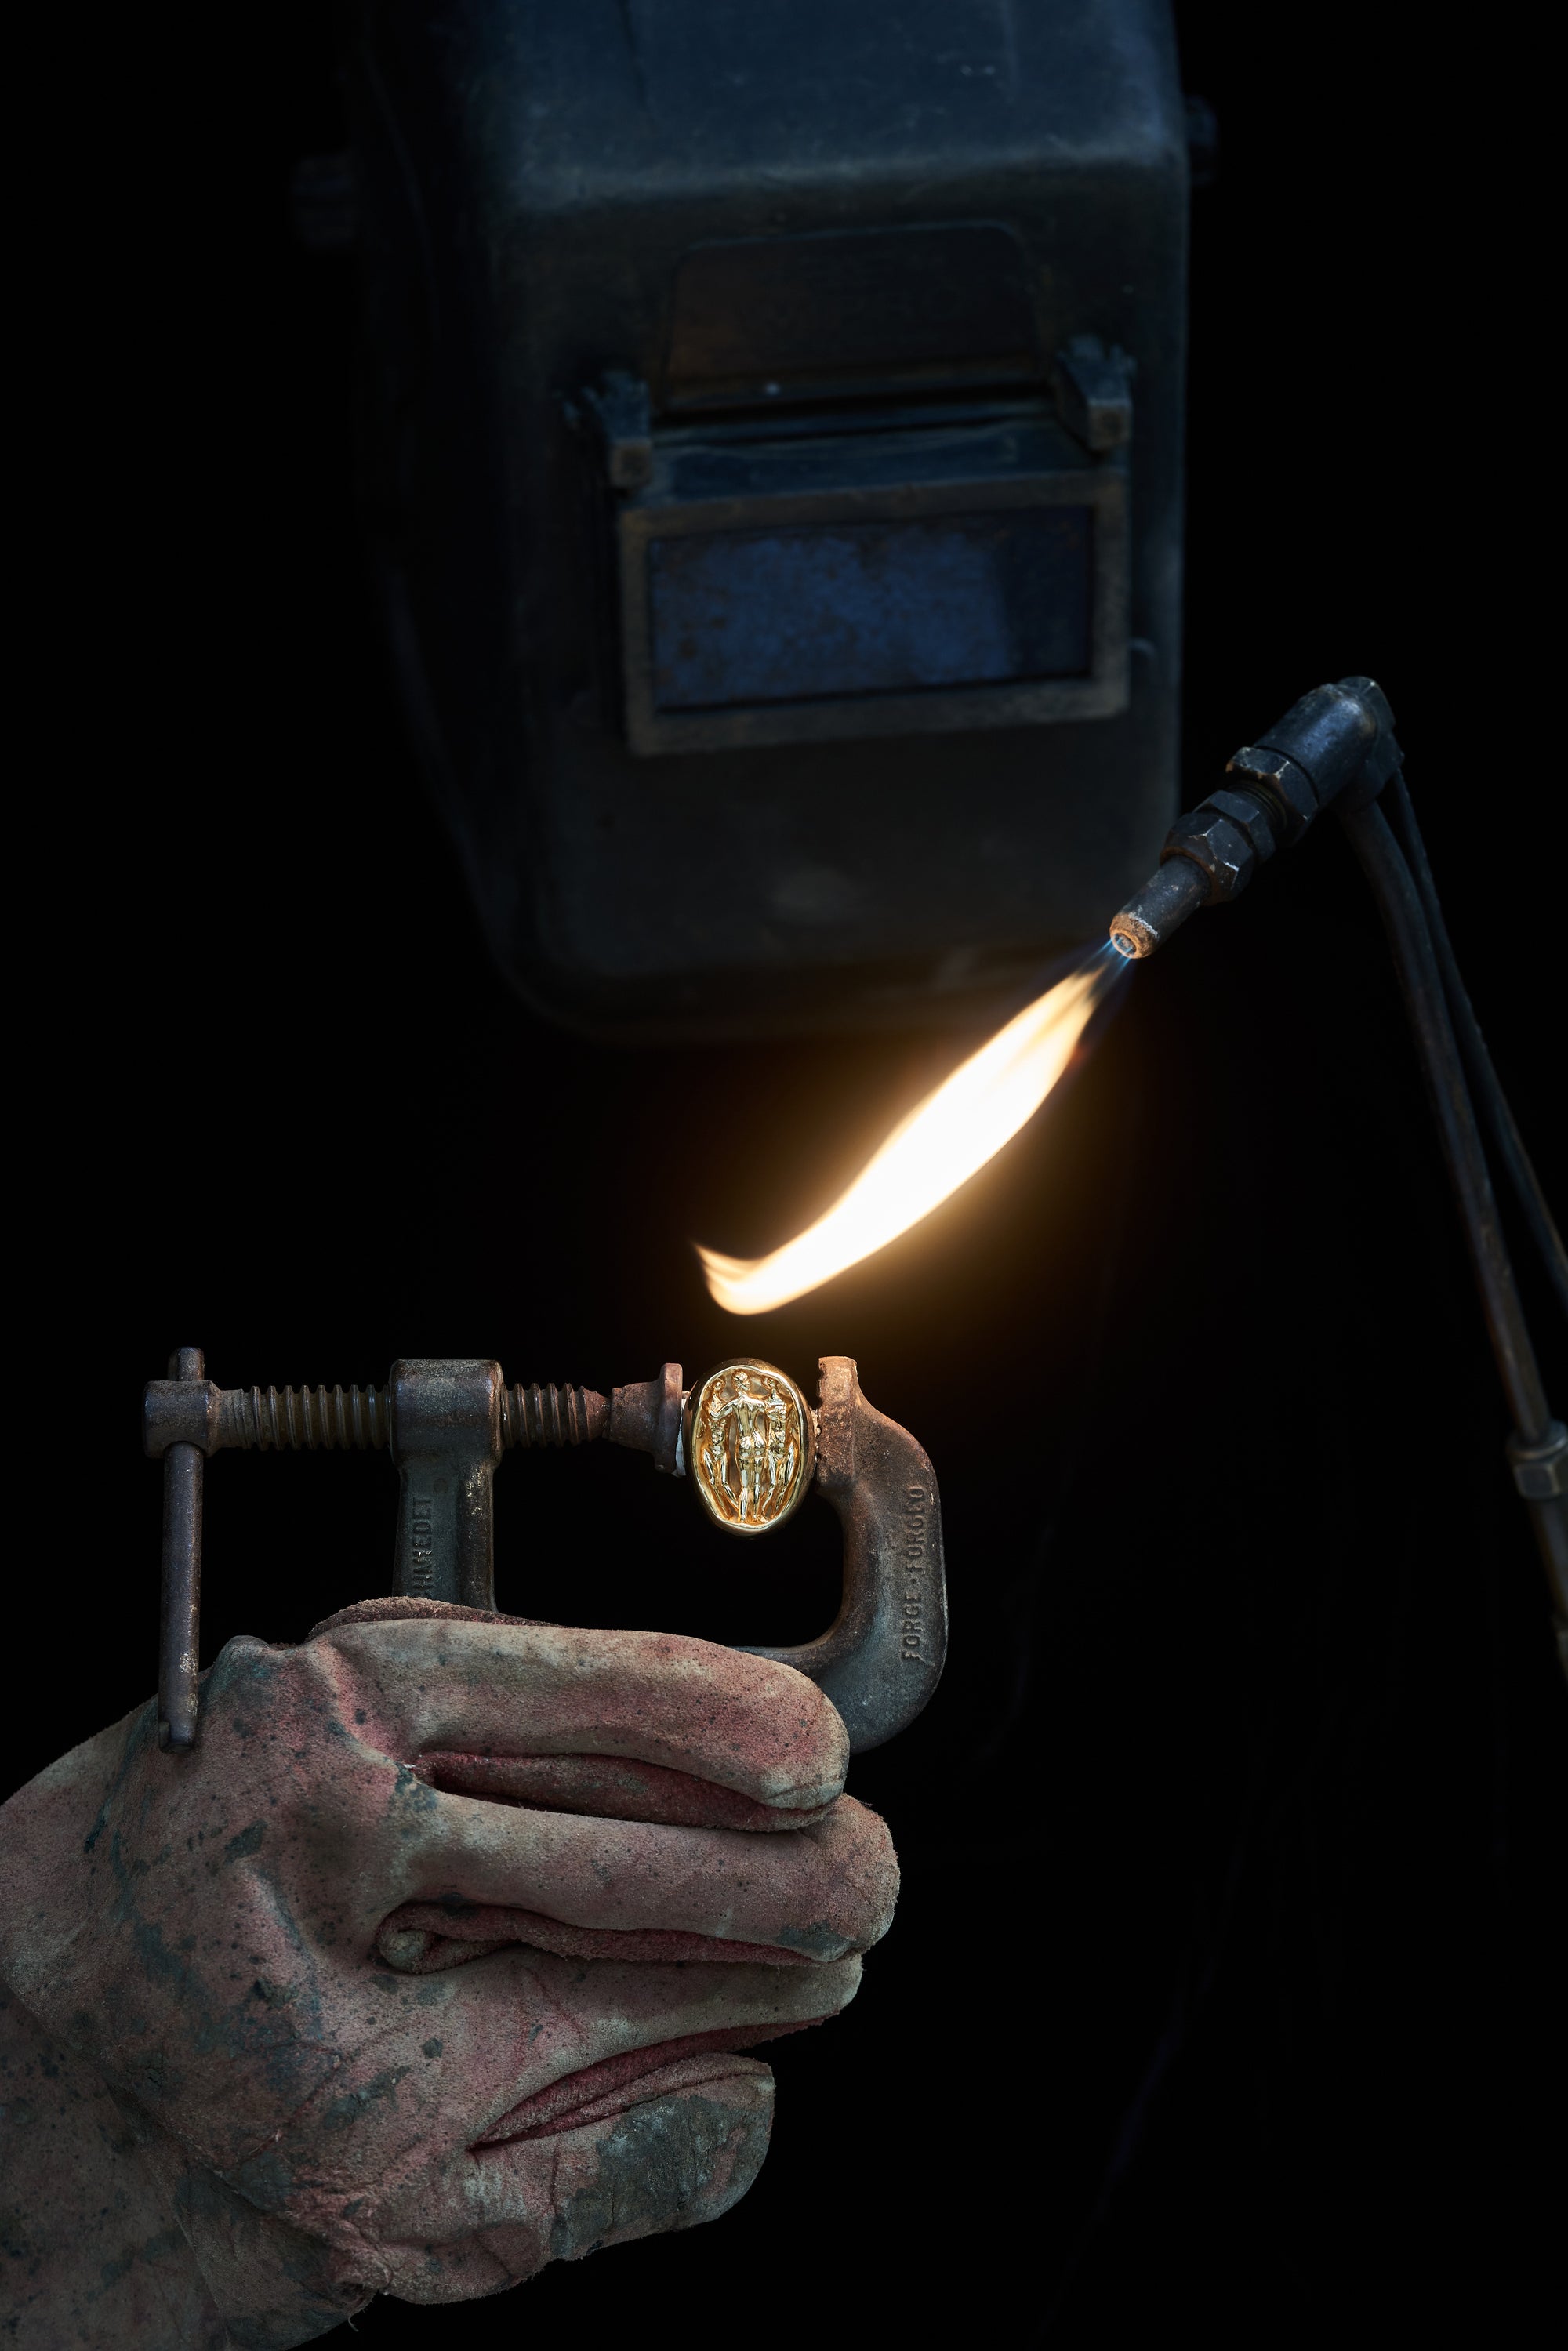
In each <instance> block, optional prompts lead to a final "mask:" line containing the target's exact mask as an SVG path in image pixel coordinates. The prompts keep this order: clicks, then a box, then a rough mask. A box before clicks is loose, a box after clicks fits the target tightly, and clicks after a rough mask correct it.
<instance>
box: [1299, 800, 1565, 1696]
mask: <svg viewBox="0 0 1568 2351" xmlns="http://www.w3.org/2000/svg"><path fill="white" fill-rule="evenodd" d="M1335 814H1336V815H1337V816H1338V817H1339V820H1340V822H1341V824H1342V825H1343V828H1344V831H1345V834H1346V836H1347V838H1348V839H1349V841H1350V844H1351V847H1352V848H1353V849H1354V852H1355V854H1356V857H1357V858H1358V860H1359V861H1360V863H1361V867H1362V871H1363V872H1364V873H1365V875H1366V878H1367V880H1368V882H1369V883H1371V885H1372V893H1373V895H1374V897H1375V899H1376V901H1377V910H1378V913H1379V914H1381V915H1382V917H1383V927H1384V929H1385V932H1386V933H1387V935H1388V944H1389V946H1390V947H1391V949H1392V950H1393V955H1394V967H1395V969H1396V972H1397V973H1398V976H1399V985H1400V988H1401V990H1402V991H1403V994H1404V998H1405V1006H1406V1011H1407V1012H1408V1013H1409V1016H1410V1026H1411V1029H1412V1031H1413V1032H1414V1035H1415V1039H1416V1052H1417V1055H1418V1057H1419V1059H1420V1062H1421V1069H1422V1074H1423V1075H1424V1076H1425V1078H1426V1081H1427V1094H1428V1096H1429V1098H1430V1101H1431V1104H1432V1110H1433V1114H1434V1116H1435V1117H1436V1119H1437V1132H1438V1134H1440V1135H1441V1137H1442V1142H1443V1155H1444V1157H1445V1158H1446V1159H1447V1160H1448V1174H1449V1175H1450V1177H1451V1178H1452V1181H1453V1186H1454V1192H1455V1196H1456V1197H1457V1199H1458V1206H1459V1216H1460V1221H1461V1222H1462V1224H1463V1225H1464V1228H1465V1238H1466V1239H1467V1240H1468V1242H1469V1249H1470V1257H1471V1260H1472V1262H1473V1264H1474V1267H1475V1271H1476V1280H1477V1283H1478V1286H1479V1290H1480V1294H1481V1310H1482V1311H1483V1313H1484V1314H1485V1316H1486V1324H1487V1332H1488V1334H1489V1336H1490V1340H1491V1345H1492V1353H1493V1355H1494V1357H1495V1358H1496V1361H1497V1367H1498V1372H1499V1374H1500V1377H1501V1380H1502V1384H1503V1391H1504V1393H1505V1395H1507V1397H1508V1405H1509V1410H1510V1412H1511V1414H1512V1416H1513V1424H1514V1428H1515V1430H1516V1432H1517V1435H1518V1437H1519V1438H1520V1439H1521V1440H1522V1443H1523V1445H1524V1446H1525V1447H1539V1446H1544V1445H1547V1444H1548V1443H1549V1442H1550V1441H1551V1440H1552V1438H1554V1437H1557V1436H1558V1435H1560V1431H1559V1430H1558V1428H1557V1426H1556V1424H1555V1423H1554V1422H1553V1421H1552V1413H1551V1408H1550V1406H1549V1405H1548V1404H1547V1401H1546V1391H1545V1389H1544V1388H1543V1386H1542V1380H1541V1373H1540V1369H1539V1367H1538V1365H1537V1364H1536V1361H1535V1350H1534V1348H1533V1347H1532V1346H1531V1342H1530V1332H1529V1329H1528V1327H1527V1325H1526V1323H1525V1320H1524V1309H1523V1307H1522V1306H1521V1303H1520V1298H1519V1291H1518V1289H1517V1287H1516V1285H1515V1282H1514V1279H1513V1268H1512V1266H1511V1264H1510V1262H1509V1255H1508V1244H1507V1242H1506V1240H1505V1239H1504V1238H1503V1231H1502V1223H1501V1219H1500V1217H1499V1216H1498V1212H1497V1201H1496V1198H1495V1197H1494V1196H1493V1193H1492V1187H1491V1177H1490V1175H1489V1173H1488V1171H1487V1161H1486V1153H1485V1151H1484V1150H1483V1148H1482V1146H1481V1136H1480V1129H1479V1126H1478V1125H1477V1124H1476V1113H1475V1109H1474V1106H1473V1104H1472V1103H1471V1101H1470V1097H1469V1089H1468V1088H1467V1086H1466V1084H1465V1073H1464V1070H1463V1067H1462V1066H1461V1064H1460V1061H1459V1051H1458V1044H1457V1043H1456V1041H1455V1038H1454V1027H1453V1022H1452V1021H1451V1019H1449V1017H1448V1004H1447V1001H1446V1000H1445V998H1444V994H1443V982H1442V977H1441V975H1440V973H1439V971H1438V968H1437V955H1436V952H1435V950H1434V948H1433V946H1432V935H1431V933H1430V931H1429V930H1428V929H1427V916H1426V914H1425V912H1424V910H1423V908H1422V904H1421V893H1420V892H1419V891H1418V890H1417V888H1416V880H1415V876H1414V875H1413V874H1412V872H1411V871H1410V868H1409V866H1408V865H1406V862H1405V858H1404V855H1403V853H1402V852H1401V850H1400V847H1399V843H1398V842H1397V841H1396V839H1395V837H1394V834H1393V831H1391V829H1390V827H1389V822H1388V819H1387V818H1386V817H1385V815H1384V813H1383V811H1382V810H1381V809H1380V808H1378V807H1376V806H1375V805H1374V806H1372V807H1370V808H1363V809H1339V810H1335ZM1521 1499H1523V1501H1524V1506H1525V1508H1526V1510H1528V1511H1529V1513H1530V1517H1531V1522H1532V1523H1533V1526H1534V1529H1535V1537H1536V1541H1537V1542H1538V1543H1539V1545H1540V1548H1541V1554H1542V1560H1543V1562H1544V1563H1545V1567H1546V1573H1547V1580H1548V1584H1549V1586H1550V1589H1551V1593H1552V1609H1553V1613H1554V1614H1555V1616H1556V1618H1557V1620H1558V1638H1559V1646H1560V1648H1561V1649H1562V1651H1563V1665H1564V1667H1565V1669H1568V1646H1564V1643H1565V1642H1568V1495H1563V1494H1550V1495H1542V1496H1540V1497H1535V1496H1531V1495H1529V1494H1525V1495H1523V1496H1522V1497H1521Z"/></svg>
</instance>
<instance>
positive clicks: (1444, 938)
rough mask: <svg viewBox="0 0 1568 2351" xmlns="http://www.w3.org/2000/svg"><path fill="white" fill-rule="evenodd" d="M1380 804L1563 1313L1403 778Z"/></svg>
mask: <svg viewBox="0 0 1568 2351" xmlns="http://www.w3.org/2000/svg"><path fill="white" fill-rule="evenodd" d="M1383 805H1384V808H1385V810H1386V811H1387V814H1388V820H1389V825H1390V828H1391V829H1392V831H1393V832H1394V835H1395V838H1396V841H1398V843H1399V846H1400V848H1401V849H1402V850H1403V851H1404V853H1405V862H1406V865H1408V867H1409V869H1410V872H1411V874H1412V876H1413V878H1414V880H1415V883H1416V889H1417V891H1418V892H1419V893H1420V896H1421V905H1422V910H1423V912H1424V913H1425V914H1426V917H1427V930H1428V932H1429V933H1430V935H1431V940H1432V950H1433V953H1434V954H1435V955H1436V956H1437V969H1438V971H1439V972H1440V974H1441V975H1442V981H1443V993H1444V995H1445V996H1446V998H1448V1012H1449V1017H1450V1018H1451V1019H1452V1021H1453V1024H1454V1034H1455V1037H1456V1039H1457V1040H1458V1048H1459V1053H1460V1057H1461V1059H1462V1060H1463V1061H1464V1065H1465V1074H1466V1076H1467V1077H1468V1078H1469V1081H1470V1088H1471V1092H1472V1093H1473V1095H1474V1098H1475V1101H1476V1104H1477V1107H1478V1108H1479V1112H1480V1114H1481V1116H1482V1118H1483V1119H1484V1120H1485V1121H1486V1123H1487V1127H1488V1130H1489V1132H1490V1136H1491V1140H1492V1144H1493V1146H1494V1148H1495V1150H1496V1152H1497V1157H1498V1164H1499V1165H1500V1169H1501V1171H1502V1173H1503V1174H1504V1175H1506V1176H1507V1178H1508V1180H1509V1183H1510V1184H1511V1186H1512V1187H1513V1192H1514V1196H1515V1197H1516V1198H1517V1200H1518V1202H1519V1206H1520V1212H1521V1215H1522V1217H1523V1218H1524V1221H1525V1224H1526V1226H1527V1228H1528V1229H1529V1232H1530V1238H1531V1240H1532V1241H1533V1242H1534V1244H1535V1246H1536V1249H1537V1250H1538V1251H1539V1252H1540V1256H1541V1259H1542V1264H1543V1265H1544V1266H1545V1268H1546V1274H1547V1279H1548V1280H1550V1282H1551V1283H1552V1288H1553V1290H1555V1291H1556V1293H1557V1301H1558V1303H1559V1305H1560V1306H1561V1307H1562V1309H1563V1313H1564V1314H1568V1249H1564V1247H1563V1236H1562V1235H1561V1233H1559V1231H1558V1229H1557V1227H1556V1224H1555V1223H1554V1221H1553V1219H1552V1210H1551V1207H1549V1205H1548V1203H1547V1199H1546V1195H1545V1193H1544V1192H1543V1191H1542V1188H1541V1179H1540V1177H1539V1176H1538V1175H1536V1172H1535V1169H1534V1168H1533V1166H1532V1165H1531V1159H1530V1154H1529V1152H1528V1151H1527V1150H1526V1149H1525V1147H1524V1141H1523V1138H1522V1136H1521V1134H1520V1132H1519V1129H1518V1127H1517V1126H1516V1125H1515V1123H1514V1118H1513V1113H1512V1111H1511V1109H1510V1108H1509V1103H1508V1097H1507V1095H1506V1094H1505V1093H1504V1092H1503V1090H1502V1084H1501V1081H1500V1079H1499V1077H1498V1073H1497V1071H1496V1069H1495V1068H1494V1067H1493V1064H1492V1058H1491V1055H1490V1052H1489V1051H1488V1050H1487V1043H1486V1039H1485V1038H1484V1037H1483V1036H1482V1034H1481V1029H1480V1023H1479V1021H1478V1019H1476V1015H1475V1008H1474V1007H1473V1006H1472V1004H1471V1002H1470V999H1469V993H1468V991H1467V989H1466V987H1465V983H1464V981H1463V979H1462V978H1461V977H1459V966H1458V958H1457V956H1455V954H1454V949H1453V943H1452V941H1451V940H1450V939H1449V937H1448V925H1447V924H1446V923H1445V922H1444V920H1443V909H1442V905H1441V903H1440V902H1439V900H1438V897H1437V885H1436V883H1434V882H1433V879H1432V869H1431V866H1430V864H1429V863H1428V862H1427V846H1426V843H1425V841H1423V840H1422V838H1421V828H1420V826H1419V825H1418V824H1417V823H1416V811H1415V809H1414V808H1413V806H1412V805H1411V800H1410V794H1409V791H1408V789H1406V782H1405V778H1404V777H1403V776H1396V777H1395V778H1394V779H1393V781H1392V782H1391V783H1390V784H1389V785H1388V787H1387V789H1386V790H1385V793H1384V795H1383Z"/></svg>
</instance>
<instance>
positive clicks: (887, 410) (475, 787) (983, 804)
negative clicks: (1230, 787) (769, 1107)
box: [347, 0, 1188, 1038]
mask: <svg viewBox="0 0 1568 2351" xmlns="http://www.w3.org/2000/svg"><path fill="white" fill-rule="evenodd" d="M347 81H348V86H349V89H350V99H351V107H352V137H353V149H354V170H355V174H356V179H357V183H358V192H359V193H358V203H359V217H360V244H361V264H362V266H361V286H362V294H363V305H364V328H365V351H366V356H367V365H366V368H365V372H364V384H365V392H364V425H365V431H364V451H365V458H364V469H363V478H364V485H365V496H366V504H367V513H368V518H369V523H370V528H371V540H372V545H373V548H374V550H375V556H376V567H377V571H378V576H379V579H380V580H381V584H382V592H383V594H384V599H385V609H386V615H387V622H388V627H389V631H390V635H391V641H392V647H393V652H394V655H395V662H396V667H397V672H398V675H399V678H400V682H401V687H402V697H403V700H404V703H405V705H406V708H407V712H408V715H409V717H410V720H411V723H412V725H413V730H414V733H415V736H416V739H417V742H418V745H419V747H420V750H421V753H422V757H423V762H424V765H425V767H426V768H427V769H428V771H429V774H430V778H431V781H432V785H433V788H434V791H435V792H436V794H437V796H438V798H439V800H440V804H441V806H442V809H443V810H444V815H445V818H446V820H447V822H448V824H449V826H450V829H451V831H452V834H453V837H454V839H455V842H456V844H457V846H458V849H459V852H460V854H461V857H462V861H463V863H464V867H465V872H466V874H467V878H468V883H469V886H470V888H471V889H472V892H473V894H474V899H475V902H476V906H477V909H478V913H479V915H480V919H481V921H482V923H483V925H484V929H485V933H486V937H487V939H488V941H489V944H490V946H491V949H492V951H493V953H494V955H495V956H496V958H497V961H498V963H499V964H500V965H501V967H503V968H504V969H505V970H506V971H507V973H508V974H509V975H510V976H511V977H513V978H514V979H515V980H516V982H517V985H518V986H519V987H521V988H522V990H523V991H524V992H525V993H526V995H527V996H528V998H529V999H530V1000H531V1001H532V1002H533V1003H534V1004H535V1005H536V1006H537V1007H538V1008H542V1009H544V1010H545V1011H547V1012H549V1013H550V1014H552V1015H554V1016H556V1017H558V1018H559V1019H565V1020H567V1021H569V1022H570V1023H572V1024H574V1025H576V1026H578V1027H580V1028H581V1029H588V1030H591V1031H594V1032H597V1033H600V1034H602V1035H606V1036H614V1037H621V1038H632V1037H636V1036H648V1037H669V1036H676V1035H686V1036H692V1037H712V1036H719V1035H724V1034H736V1033H757V1032H758V1031H768V1030H773V1031H786V1030H790V1029H808V1028H821V1027H831V1026H835V1025H836V1026H857V1027H864V1026H867V1025H870V1024H873V1023H879V1022H919V1023H923V1024H925V1025H927V1026H929V1025H931V1024H932V1023H933V1022H936V1021H946V1020H949V1019H951V1020H953V1021H955V1022H957V1021H967V1020H971V1019H976V1018H977V1017H983V1016H984V1015H985V1014H986V1013H987V1012H988V1011H989V1010H991V1009H993V1008H995V1007H996V1006H997V1004H998V1003H999V1002H1001V1001H1002V1000H1004V999H1007V998H1009V996H1011V997H1013V998H1014V999H1015V1000H1016V995H1017V991H1018V990H1019V987H1023V986H1027V985H1028V984H1029V983H1030V981H1031V980H1032V979H1033V977H1035V976H1036V975H1037V974H1038V973H1039V971H1040V968H1041V966H1042V964H1043V963H1044V962H1045V961H1046V960H1047V959H1048V958H1049V957H1050V956H1051V955H1052V954H1054V953H1057V952H1060V951H1061V949H1062V948H1064V947H1065V946H1068V945H1070V944H1071V943H1072V942H1074V941H1078V940H1082V939H1084V938H1086V937H1089V936H1091V935H1101V934H1103V929H1104V925H1105V922H1106V920H1107V918H1108V916H1109V915H1110V914H1112V913H1113V912H1114V910H1115V908H1116V907H1117V906H1118V905H1120V904H1121V903H1122V902H1123V900H1124V898H1125V897H1126V895H1127V893H1128V892H1129V891H1130V890H1131V889H1132V888H1133V887H1134V885H1135V884H1136V883H1138V882H1140V881H1141V880H1142V879H1143V877H1144V876H1145V873H1146V872H1147V871H1148V870H1149V867H1150V865H1151V864H1152V862H1154V859H1155V855H1156V854H1157V852H1158V849H1159V844H1160V841H1161V838H1162V836H1163V834H1164V832H1165V831H1166V826H1167V825H1168V823H1169V822H1170V820H1171V818H1172V816H1173V815H1174V813H1175V810H1176V723H1177V683H1178V670H1179V653H1180V646H1179V629H1180V608H1179V582H1180V569H1181V561H1180V557H1181V450H1182V371H1183V340H1184V321H1185V309H1186V212H1187V183H1188V158H1187V120H1186V109H1185V106H1184V101H1183V98H1182V94H1181V89H1180V84H1179V79H1178V76H1177V68H1176V53H1175V44H1174V39H1173V34H1172V27H1171V23H1170V18H1169V12H1168V8H1167V6H1166V5H1164V0H1051V5H1013V0H852V4H851V5H845V0H757V5H742V0H435V5H432V0H382V5H375V6H373V7H372V6H369V5H367V6H365V7H364V9H363V11H362V13H361V16H359V18H358V20H357V23H356V26H355V29H354V31H353V34H352V37H351V39H350V50H349V56H348V73H347Z"/></svg>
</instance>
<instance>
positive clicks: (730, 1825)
mask: <svg viewBox="0 0 1568 2351" xmlns="http://www.w3.org/2000/svg"><path fill="white" fill-rule="evenodd" d="M413 1769H414V1771H415V1772H416V1773H417V1774H418V1776H419V1778H420V1779H422V1780H424V1781H427V1782H429V1784H430V1785H431V1787H433V1788H440V1789H442V1790H444V1792H445V1793H446V1794H447V1795H449V1796H483V1797H486V1798H487V1799H488V1801H489V1802H491V1803H493V1804H524V1805H527V1806H528V1807H529V1808H530V1809H532V1810H533V1811H536V1812H545V1813H591V1814H594V1815H596V1816H598V1817H600V1818H604V1819H610V1820H619V1821H664V1822H666V1823H669V1824H670V1825H671V1826H673V1827H679V1828H694V1829H752V1830H762V1831H768V1830H772V1829H798V1828H806V1827H808V1826H810V1823H812V1822H813V1821H820V1820H821V1818H822V1817H823V1815H824V1813H828V1812H830V1811H831V1804H821V1805H817V1806H815V1807H814V1808H813V1809H811V1810H810V1811H800V1810H791V1811H788V1812H786V1811H784V1810H783V1809H782V1808H781V1807H779V1805H777V1804H764V1803H761V1802H758V1799H757V1798H756V1797H755V1796H746V1795H742V1793H741V1792H740V1791H739V1789H738V1788H725V1787H721V1786H720V1785H719V1783H718V1782H717V1781H716V1780H696V1779H694V1778H693V1777H692V1775H691V1773H690V1772H689V1771H670V1770H668V1769H667V1768H666V1766H665V1765H664V1764H662V1763H639V1762H638V1761H635V1759H634V1758H632V1757H631V1756H623V1755H453V1754H446V1753H443V1752H442V1751H441V1750H434V1751H432V1750H426V1751H425V1753H424V1754H423V1755H420V1756H417V1757H416V1758H415V1759H414V1764H413Z"/></svg>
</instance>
